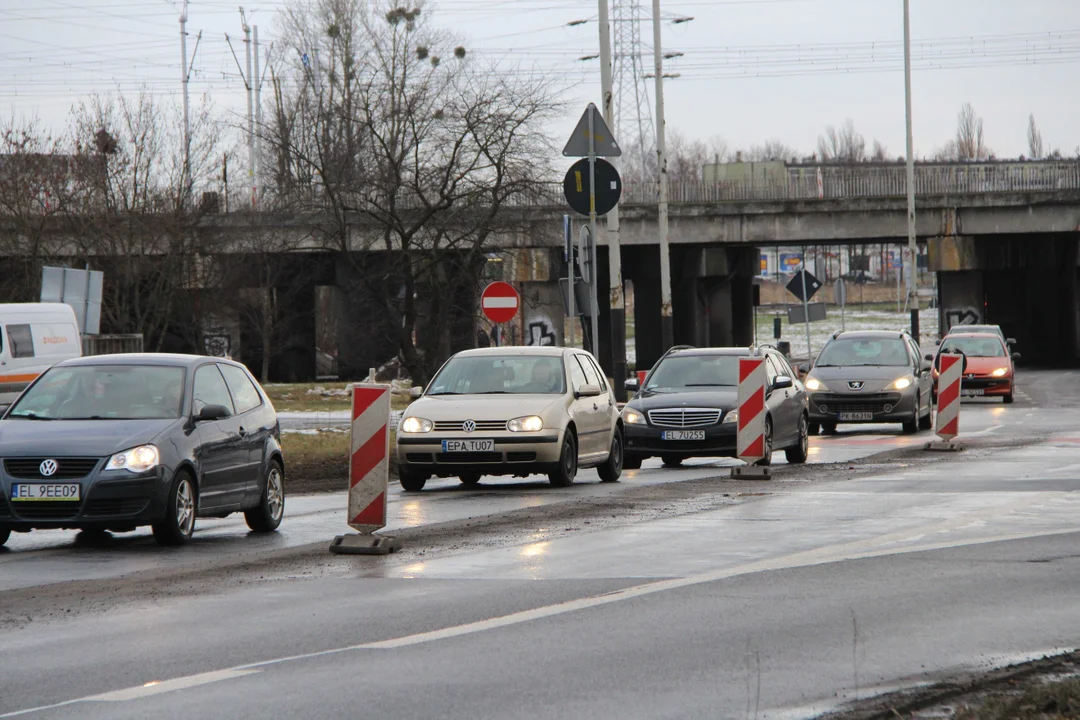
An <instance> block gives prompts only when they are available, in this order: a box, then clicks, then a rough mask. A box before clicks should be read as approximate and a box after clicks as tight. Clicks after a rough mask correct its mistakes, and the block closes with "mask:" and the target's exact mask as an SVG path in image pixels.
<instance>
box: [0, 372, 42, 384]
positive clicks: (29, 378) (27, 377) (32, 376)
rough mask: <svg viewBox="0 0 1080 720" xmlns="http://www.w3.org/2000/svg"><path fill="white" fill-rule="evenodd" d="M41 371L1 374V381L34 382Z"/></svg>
mask: <svg viewBox="0 0 1080 720" xmlns="http://www.w3.org/2000/svg"><path fill="white" fill-rule="evenodd" d="M40 374H41V373H27V374H24V375H0V383H13V382H26V383H29V382H34V381H35V380H37V379H38V375H40Z"/></svg>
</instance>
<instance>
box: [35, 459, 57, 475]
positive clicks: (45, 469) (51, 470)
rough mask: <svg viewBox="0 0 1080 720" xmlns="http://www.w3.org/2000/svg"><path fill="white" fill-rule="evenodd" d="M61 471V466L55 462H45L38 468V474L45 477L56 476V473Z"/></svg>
mask: <svg viewBox="0 0 1080 720" xmlns="http://www.w3.org/2000/svg"><path fill="white" fill-rule="evenodd" d="M59 469H60V466H59V465H57V464H56V461H55V460H43V461H42V462H41V465H39V466H38V472H40V473H41V474H42V476H44V477H49V476H51V475H55V474H56V471H57V470H59Z"/></svg>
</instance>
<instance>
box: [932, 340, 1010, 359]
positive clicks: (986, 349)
mask: <svg viewBox="0 0 1080 720" xmlns="http://www.w3.org/2000/svg"><path fill="white" fill-rule="evenodd" d="M957 350H959V351H960V352H962V353H963V354H964V355H967V356H968V357H1005V348H1004V346H1003V345H1002V344H1001V341H999V340H997V339H995V338H974V337H946V338H945V340H944V341H942V343H941V352H943V353H946V354H948V353H955V352H956V351H957Z"/></svg>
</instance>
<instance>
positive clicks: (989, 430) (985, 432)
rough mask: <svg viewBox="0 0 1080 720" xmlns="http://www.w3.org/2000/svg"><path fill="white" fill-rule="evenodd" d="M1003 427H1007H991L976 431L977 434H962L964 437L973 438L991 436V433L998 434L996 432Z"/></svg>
mask: <svg viewBox="0 0 1080 720" xmlns="http://www.w3.org/2000/svg"><path fill="white" fill-rule="evenodd" d="M1003 427H1005V426H1004V425H991V426H990V427H988V428H983V429H982V430H976V431H975V432H969V433H962V435H963V436H964V437H973V436H975V435H989V434H990V433H992V432H996V431H998V430H1000V429H1001V428H1003Z"/></svg>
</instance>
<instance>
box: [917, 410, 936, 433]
mask: <svg viewBox="0 0 1080 720" xmlns="http://www.w3.org/2000/svg"><path fill="white" fill-rule="evenodd" d="M933 427H934V406H933V404H931V405H930V407H928V408H927V409H926V414H925V415H923V416H922V417H921V418H919V429H920V430H930V429H931V428H933Z"/></svg>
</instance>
